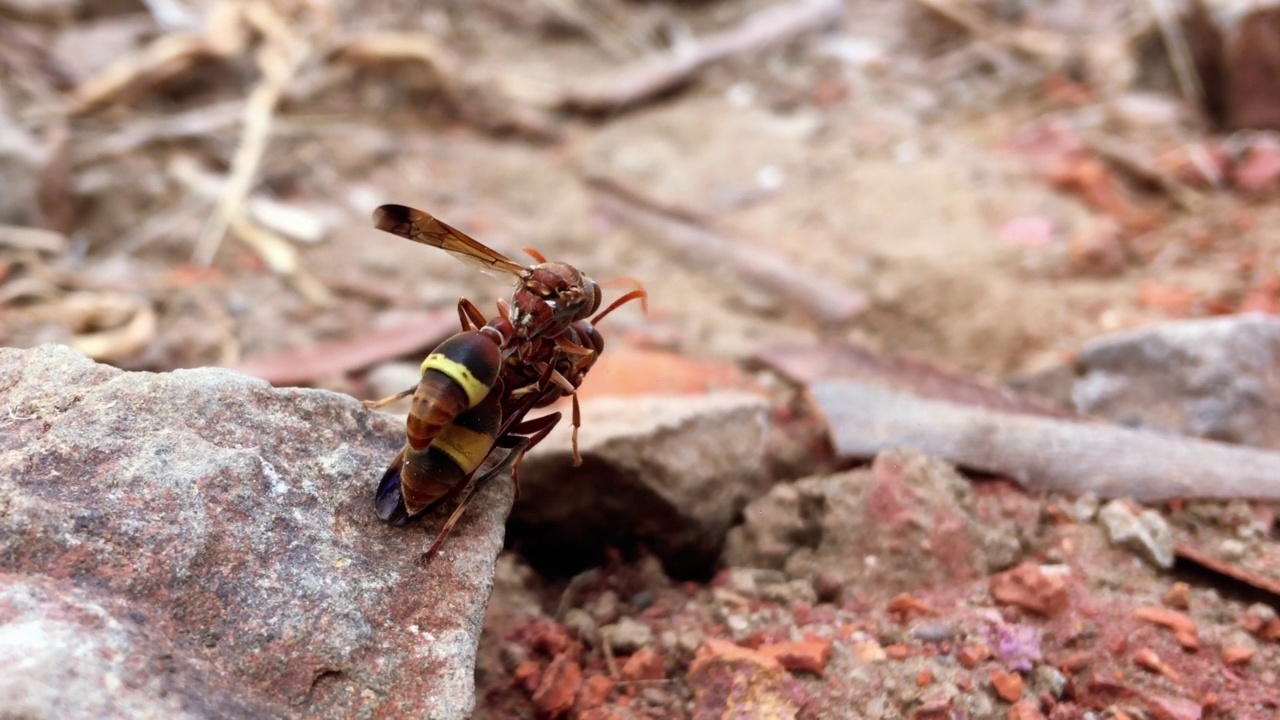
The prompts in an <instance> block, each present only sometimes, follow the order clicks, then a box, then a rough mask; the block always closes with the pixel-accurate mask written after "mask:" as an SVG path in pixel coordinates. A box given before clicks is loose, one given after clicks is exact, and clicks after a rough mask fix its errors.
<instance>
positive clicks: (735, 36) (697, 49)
mask: <svg viewBox="0 0 1280 720" xmlns="http://www.w3.org/2000/svg"><path fill="white" fill-rule="evenodd" d="M843 12H844V8H843V6H842V4H841V3H840V2H839V0H801V1H800V2H790V3H784V4H780V5H774V6H772V7H769V8H766V9H764V10H761V11H760V12H758V13H756V14H754V15H752V16H750V17H748V18H747V19H746V20H744V21H742V22H741V23H740V24H738V25H737V26H735V27H732V28H729V29H727V30H723V31H721V32H718V33H714V34H711V35H708V36H706V37H704V38H701V39H699V40H694V41H691V42H689V43H686V44H682V45H678V46H677V47H675V48H674V49H672V50H671V51H669V52H665V53H663V54H661V55H653V56H650V57H647V58H644V59H642V60H640V61H637V62H635V63H633V64H630V65H626V66H624V67H622V68H621V69H620V70H617V71H615V72H612V73H609V74H608V76H607V77H604V78H599V79H597V80H595V81H587V82H586V83H581V84H575V87H573V88H569V89H566V90H564V91H563V93H562V94H561V96H560V98H559V99H558V101H556V102H554V103H553V104H554V105H556V106H557V107H559V108H561V109H566V110H577V111H579V112H585V113H593V114H603V113H610V112H615V111H618V110H621V109H623V108H626V107H629V106H633V105H637V104H639V103H641V102H644V101H646V100H649V99H652V98H653V97H655V96H657V95H660V94H662V93H664V92H666V91H668V90H671V89H673V88H675V87H678V86H679V85H681V84H682V83H685V82H687V81H688V80H689V79H690V78H691V77H692V76H693V75H694V74H696V73H697V72H698V71H699V70H701V69H702V68H704V67H706V66H707V65H709V64H711V63H713V62H716V61H718V60H723V59H724V58H727V57H730V56H733V55H739V54H742V53H747V52H757V51H759V50H762V49H764V48H766V47H768V46H770V45H775V44H778V43H781V42H785V41H788V40H792V39H794V38H796V37H799V36H801V35H804V34H805V33H809V32H812V31H814V30H818V29H820V28H823V27H826V26H828V25H830V24H831V23H833V22H834V21H835V20H836V19H838V18H839V17H840V15H841V14H842V13H843Z"/></svg>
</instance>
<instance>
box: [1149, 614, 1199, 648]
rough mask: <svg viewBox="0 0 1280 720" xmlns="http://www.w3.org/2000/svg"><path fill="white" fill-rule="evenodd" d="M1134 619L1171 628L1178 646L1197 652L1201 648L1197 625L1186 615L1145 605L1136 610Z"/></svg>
mask: <svg viewBox="0 0 1280 720" xmlns="http://www.w3.org/2000/svg"><path fill="white" fill-rule="evenodd" d="M1132 617H1133V618H1134V619H1135V620H1142V621H1145V622H1149V623H1153V624H1155V625H1161V626H1163V627H1167V628H1169V629H1170V630H1172V631H1173V635H1174V637H1175V638H1177V640H1178V644H1179V645H1181V646H1182V647H1184V648H1186V649H1188V650H1195V649H1196V648H1199V647H1200V636H1199V634H1197V632H1196V623H1195V621H1194V620H1192V619H1191V616H1190V615H1187V614H1186V613H1182V612H1178V611H1177V610H1170V609H1169V608H1163V607H1160V606H1158V605H1144V606H1142V607H1140V608H1137V609H1135V610H1134V611H1133V615H1132Z"/></svg>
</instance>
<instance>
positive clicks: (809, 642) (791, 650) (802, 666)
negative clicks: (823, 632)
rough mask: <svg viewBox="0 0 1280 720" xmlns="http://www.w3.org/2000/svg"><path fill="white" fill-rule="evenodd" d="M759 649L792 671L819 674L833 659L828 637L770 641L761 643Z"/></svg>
mask: <svg viewBox="0 0 1280 720" xmlns="http://www.w3.org/2000/svg"><path fill="white" fill-rule="evenodd" d="M759 649H760V652H761V653H764V654H765V655H768V656H769V657H772V658H774V659H776V660H777V661H778V662H780V663H782V667H784V668H786V669H788V670H791V671H792V672H807V673H812V674H814V675H818V676H821V675H822V673H823V671H825V670H826V668H827V661H828V660H830V659H831V641H830V640H828V639H826V638H805V639H804V640H800V641H798V642H780V643H770V644H768V645H761V646H760V648H759Z"/></svg>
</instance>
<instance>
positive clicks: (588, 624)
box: [564, 608, 600, 646]
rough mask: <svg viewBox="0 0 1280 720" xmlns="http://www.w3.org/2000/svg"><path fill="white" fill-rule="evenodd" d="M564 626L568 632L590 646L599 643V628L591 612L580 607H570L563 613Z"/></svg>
mask: <svg viewBox="0 0 1280 720" xmlns="http://www.w3.org/2000/svg"><path fill="white" fill-rule="evenodd" d="M564 626H565V627H567V628H568V629H569V634H570V635H571V636H573V637H575V638H577V639H579V640H582V641H583V642H585V643H587V644H588V645H591V646H597V645H599V644H600V630H599V627H598V626H597V625H596V621H595V618H593V617H591V613H589V612H587V611H586V610H583V609H582V608H570V609H569V610H568V611H567V612H565V614H564Z"/></svg>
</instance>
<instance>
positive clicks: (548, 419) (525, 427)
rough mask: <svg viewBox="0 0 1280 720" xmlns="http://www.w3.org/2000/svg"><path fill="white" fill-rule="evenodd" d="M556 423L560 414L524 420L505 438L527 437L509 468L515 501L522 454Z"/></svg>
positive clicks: (518, 489) (543, 437)
mask: <svg viewBox="0 0 1280 720" xmlns="http://www.w3.org/2000/svg"><path fill="white" fill-rule="evenodd" d="M558 422H560V413H558V412H554V413H549V414H547V415H543V416H542V417H537V418H534V419H532V420H526V421H524V422H522V423H520V424H519V425H516V426H515V427H513V428H511V433H512V434H511V435H508V436H507V437H513V436H518V435H527V436H528V437H527V438H526V439H527V440H528V441H529V444H528V445H527V446H526V447H525V448H524V452H522V453H521V454H520V457H519V458H517V459H516V461H515V464H514V465H512V466H511V482H512V483H513V484H514V485H515V486H516V499H517V500H519V499H520V461H521V460H523V459H524V453H527V452H529V451H530V450H532V449H533V446H534V445H537V444H538V443H540V442H542V441H543V439H545V438H546V437H547V435H549V434H550V433H551V430H552V429H553V428H555V426H556V423H558Z"/></svg>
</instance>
